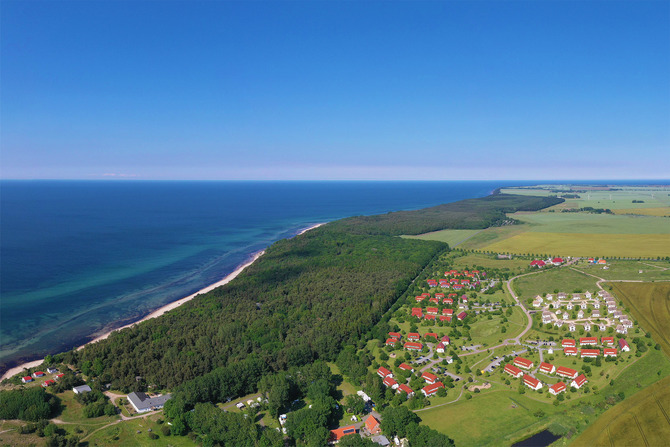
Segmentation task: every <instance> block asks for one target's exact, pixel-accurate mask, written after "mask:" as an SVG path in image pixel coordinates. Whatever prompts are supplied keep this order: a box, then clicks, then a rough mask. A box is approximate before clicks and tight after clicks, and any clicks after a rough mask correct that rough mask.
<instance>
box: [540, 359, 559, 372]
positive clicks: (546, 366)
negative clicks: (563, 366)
mask: <svg viewBox="0 0 670 447" xmlns="http://www.w3.org/2000/svg"><path fill="white" fill-rule="evenodd" d="M540 372H543V373H545V374H553V373H554V372H556V367H555V366H554V365H552V364H550V363H546V362H542V363H540Z"/></svg>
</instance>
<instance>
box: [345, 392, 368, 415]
mask: <svg viewBox="0 0 670 447" xmlns="http://www.w3.org/2000/svg"><path fill="white" fill-rule="evenodd" d="M344 403H345V405H346V408H347V411H348V412H350V413H354V414H361V413H363V411H365V401H364V400H363V398H362V397H361V396H359V395H358V394H349V395H348V396H347V397H346V398H345V399H344Z"/></svg>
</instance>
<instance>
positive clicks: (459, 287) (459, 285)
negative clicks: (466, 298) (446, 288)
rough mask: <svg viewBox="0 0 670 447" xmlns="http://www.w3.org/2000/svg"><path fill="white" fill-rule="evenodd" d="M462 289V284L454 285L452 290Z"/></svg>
mask: <svg viewBox="0 0 670 447" xmlns="http://www.w3.org/2000/svg"><path fill="white" fill-rule="evenodd" d="M462 288H463V284H454V290H461V289H462Z"/></svg>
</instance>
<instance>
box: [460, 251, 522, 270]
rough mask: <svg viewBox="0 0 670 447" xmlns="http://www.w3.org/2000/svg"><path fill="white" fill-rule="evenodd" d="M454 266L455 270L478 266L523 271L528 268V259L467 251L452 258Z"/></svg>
mask: <svg viewBox="0 0 670 447" xmlns="http://www.w3.org/2000/svg"><path fill="white" fill-rule="evenodd" d="M452 262H453V265H454V268H455V269H457V270H461V269H467V268H472V267H474V266H479V267H481V268H483V269H484V270H486V269H500V270H505V269H507V270H510V271H515V270H518V271H525V270H526V269H527V268H528V261H526V260H525V259H498V258H497V257H496V256H495V255H484V254H477V253H469V254H466V255H464V256H456V257H454V258H453V260H452Z"/></svg>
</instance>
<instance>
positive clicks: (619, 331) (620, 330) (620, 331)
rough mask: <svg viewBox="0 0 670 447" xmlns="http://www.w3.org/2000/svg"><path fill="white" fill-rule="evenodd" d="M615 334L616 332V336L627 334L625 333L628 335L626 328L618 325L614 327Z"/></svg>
mask: <svg viewBox="0 0 670 447" xmlns="http://www.w3.org/2000/svg"><path fill="white" fill-rule="evenodd" d="M616 332H617V334H627V333H628V329H626V328H625V327H624V326H623V324H620V325H618V326H617V327H616Z"/></svg>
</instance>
